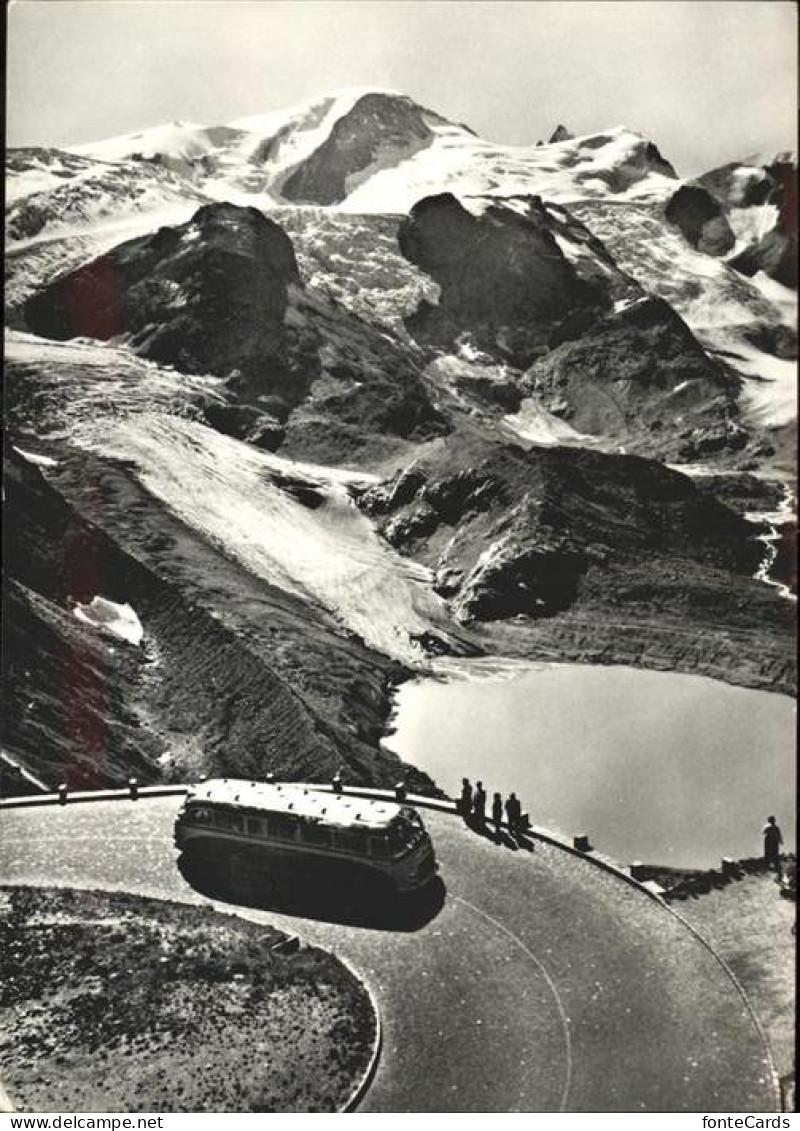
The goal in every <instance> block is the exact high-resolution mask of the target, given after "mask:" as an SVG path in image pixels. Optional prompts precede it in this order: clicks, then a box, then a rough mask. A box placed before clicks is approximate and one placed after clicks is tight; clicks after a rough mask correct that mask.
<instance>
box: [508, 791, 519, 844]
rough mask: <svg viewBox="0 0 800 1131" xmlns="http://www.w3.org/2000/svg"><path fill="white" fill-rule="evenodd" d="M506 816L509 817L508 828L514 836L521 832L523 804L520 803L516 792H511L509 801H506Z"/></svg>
mask: <svg viewBox="0 0 800 1131" xmlns="http://www.w3.org/2000/svg"><path fill="white" fill-rule="evenodd" d="M506 816H507V818H508V828H509V831H510V833H511V835H512V836H515V835H516V834H517V833H518V832H519V826H520V821H521V818H522V806H521V805H520V803H519V799H518V798H517V795H516V793H509V795H508V801H506Z"/></svg>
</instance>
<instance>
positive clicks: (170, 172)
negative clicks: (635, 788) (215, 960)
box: [3, 90, 796, 787]
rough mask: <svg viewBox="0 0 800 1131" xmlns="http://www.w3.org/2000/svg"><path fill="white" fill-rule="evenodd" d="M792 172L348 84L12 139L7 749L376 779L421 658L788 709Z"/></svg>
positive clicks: (40, 768) (96, 774)
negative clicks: (736, 696) (514, 132)
mask: <svg viewBox="0 0 800 1131" xmlns="http://www.w3.org/2000/svg"><path fill="white" fill-rule="evenodd" d="M741 168H745V169H746V170H748V171H747V172H746V173H742V172H741ZM791 169H792V166H791V163H790V161H789V160H788V159H785V160H780V161H774V162H771V163H769V164H765V165H764V166H756V165H747V166H744V167H739V166H735V167H734V166H731V167H726V169H724V170H716V171H715V172H714V173H712V174H709V175H708V176H707V177H705V178H699V179H698V180H697V181H696V182H692V183H685V184H684V183H681V182H680V181H679V180H678V178H677V175H676V172H675V170H674V168H673V167H672V166H671V165H670V164H669V162H668V161H667V160H666V159H665V158H664V157H662V155H661V154H660V153H659V152H658V149H657V148H656V146H655V145H654V144H653V143H652V142H649V141H647V140H646V139H642V138H640V137H638V135H636V134H633V133H632V132H631V131H629V130H625V129H614V130H609V131H604V132H602V133H598V134H594V135H590V136H588V137H578V138H575V137H573V136H572V135H571V134H570V132H569V131H568V130H567V129H565V128H564V127H559V129H558V130H557V131H556V132H555V133H554V134H553V136H552V138H551V140H550V142H548V143H547V144H546V145H541V144H540V145H537V146H530V147H504V146H497V145H493V144H491V143H489V142H486V141H483V140H482V139H480V138H478V137H476V136H475V134H473V133H472V131H471V130H469V129H468V127H466V126H463V125H460V124H457V123H453V122H449V121H447V120H446V119H444V118H442V117H441V116H440V115H438V114H436V113H435V112H434V111H432V110H428V109H426V108H424V107H421V106H419V105H417V104H416V103H414V102H413V101H412V100H411V99H409V98H407V97H405V96H403V95H397V94H392V93H388V92H384V91H368V90H367V91H365V90H358V91H350V92H344V93H340V94H335V95H329V96H325V97H323V98H321V99H318V100H316V101H314V102H312V103H309V104H306V105H304V106H301V107H298V108H295V109H294V110H291V111H286V112H285V113H284V112H276V113H272V114H269V115H262V116H259V117H255V118H251V119H243V120H241V121H238V122H234V123H230V124H228V125H224V126H211V127H208V126H202V125H195V124H191V123H183V122H178V123H172V124H170V125H168V126H163V127H156V128H154V129H152V130H145V131H143V132H142V133H141V134H136V135H128V136H126V137H122V138H114V139H110V140H109V141H105V142H99V143H96V144H90V145H83V146H80V147H76V148H75V149H66V148H65V149H58V150H56V149H53V150H41V149H40V150H34V149H26V150H19V151H12V152H11V153H10V154H9V166H8V174H9V187H10V191H9V196H8V200H9V203H8V211H7V234H8V252H9V254H8V257H7V291H6V293H7V324H8V326H9V327H10V329H9V330H8V331H7V339H6V354H7V395H6V406H7V415H6V421H7V439H8V446H7V455H6V459H7V478H6V494H5V499H4V510H5V513H6V518H7V528H8V529H9V530H10V531H11V534H10V536H7V547H8V550H7V556H6V566H7V577H8V582H7V587H6V598H5V622H6V633H7V640H8V643H9V646H8V647H7V648H6V650H5V653H4V659H5V669H4V679H5V687H6V695H7V698H8V701H9V703H10V704H11V707H12V709H11V710H10V711H9V712H8V713H7V720H8V721H7V724H6V730H5V734H4V738H3V753H4V754H5V756H6V757H9V758H12V759H13V760H15V761H16V762H18V763H19V764H20V765H21V766H22V767H23V768H24V769H26V770H28V771H30V772H33V773H35V774H38V775H39V777H40V778H41V779H43V780H44V781H45V783H46V784H49V785H54V784H56V782H57V781H58V780H61V779H62V778H63V777H64V776H66V777H68V778H69V779H70V781H72V782H73V784H81V785H87V784H94V785H99V784H103V783H105V782H119V781H123V780H124V779H125V778H126V777H127V776H128V774H129V773H132V772H133V773H135V774H136V775H137V776H139V777H140V778H142V779H146V778H153V779H155V778H158V777H159V776H162V775H164V774H167V775H173V776H176V777H180V776H187V775H192V774H195V773H197V772H200V771H201V770H211V771H213V772H226V771H231V772H233V771H235V772H237V773H241V774H244V775H249V774H252V775H254V776H263V774H264V773H265V772H266V771H267V770H268V769H273V770H276V771H277V772H279V773H281V774H284V775H286V776H297V777H299V776H304V777H312V778H313V777H319V776H323V777H324V776H327V775H329V774H330V773H331V772H332V771H333V770H334V769H336V768H337V767H338V766H339V765H340V764H344V765H345V766H346V767H347V768H348V772H349V773H350V774H351V775H352V777H353V778H357V779H359V780H362V781H371V782H380V783H382V784H387V783H391V782H392V781H394V780H396V778H397V777H398V775H399V773H400V771H401V767H400V766H399V764H398V762H397V759H396V758H395V757H394V755H391V754H390V753H389V752H388V751H386V750H385V749H384V748H382V747H381V746H380V745H379V739H380V736H381V734H382V731H383V727H384V725H385V720H386V717H387V714H388V710H389V695H390V691H391V687H392V685H393V683H394V682H395V681H397V680H398V679H402V678H404V677H405V676H406V675H407V674H408V673H409V672H410V671H415V670H416V671H420V670H433V669H435V668H436V665H437V664H438V663H439V662H440V661H439V659H438V658H439V657H440V656H442V655H443V654H445V653H449V654H453V655H456V656H458V655H476V654H485V655H490V656H527V657H544V658H549V659H553V658H560V659H577V660H587V661H588V660H592V661H597V660H599V661H601V662H624V663H640V664H643V665H645V666H654V667H661V668H664V667H667V668H669V667H673V668H676V669H679V670H684V671H697V672H702V673H706V674H710V675H713V676H715V677H717V678H722V679H728V680H730V681H732V682H738V683H743V684H746V685H749V686H757V687H765V688H770V689H773V690H789V689H791V688H792V687H793V685H794V672H793V647H792V645H793V620H794V616H793V614H794V606H793V604H792V602H791V600H790V598H789V597H788V596H787V593H788V592H789V589H790V588H791V586H792V583H793V566H792V564H791V554H790V553H789V547H790V546H791V544H792V537H791V531H792V529H793V527H792V522H793V510H794V507H793V502H792V499H791V495H790V484H791V482H792V468H793V454H792V451H791V449H790V446H787V442H788V438H789V437H790V436H791V433H792V431H793V421H794V420H796V401H795V394H794V388H793V385H791V386H790V374H791V373H792V370H793V365H794V362H793V358H794V356H795V353H796V332H795V304H794V292H793V291H792V289H791V286H792V285H793V284H796V279H795V280H793V279H792V277H791V275H790V274H787V271H786V262H787V261H788V260H787V257H788V251H787V249H788V248H789V247H790V245H791V241H792V239H793V238H795V237H794V235H793V233H792V231H791V230H790V227H789V215H790V200H791V183H792V182H791V177H790V175H789V172H790V171H791ZM643 457H644V458H643ZM668 464H669V465H674V466H668ZM682 472H683V473H682ZM779 535H783V539H782V541H781V542H780V544H779V543H778V539H779ZM776 571H777V573H776ZM778 582H780V586H782V587H779V585H778ZM98 601H100V602H104V604H102V605H98V604H97V602H98ZM99 607H102V608H104V609H106V610H109V609H110V610H111V613H110V614H109V617H110V619H109V620H108V621H107V622H101V621H98V619H97V618H96V617H93V616H92V615H91V611H92V609H96V608H99ZM114 610H117V611H119V610H128V611H126V612H125V616H127V617H133V618H134V621H135V623H136V624H138V625H139V626H140V629H141V640H139V637H138V635H137V636H136V637H135V639H130V638H127V639H123V638H122V636H121V635H120V633H119V631H117V632H116V634H115V629H114V625H115V617H116V615H117V614H116V613H115V612H114ZM121 616H122V614H121V613H120V617H121ZM418 784H419V786H420V787H426V785H429V783H426V782H425V781H423V780H422V779H420V780H419V782H418Z"/></svg>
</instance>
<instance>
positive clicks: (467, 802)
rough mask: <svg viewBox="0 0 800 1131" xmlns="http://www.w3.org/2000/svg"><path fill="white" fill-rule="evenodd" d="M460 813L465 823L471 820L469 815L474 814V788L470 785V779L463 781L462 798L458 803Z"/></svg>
mask: <svg viewBox="0 0 800 1131" xmlns="http://www.w3.org/2000/svg"><path fill="white" fill-rule="evenodd" d="M458 811H459V813H460V814H461V816H462V817H463V818H464V820H465V821H468V820H469V815H470V813H471V812H472V786H471V785H470V783H469V778H462V779H461V797H460V799H459V802H458Z"/></svg>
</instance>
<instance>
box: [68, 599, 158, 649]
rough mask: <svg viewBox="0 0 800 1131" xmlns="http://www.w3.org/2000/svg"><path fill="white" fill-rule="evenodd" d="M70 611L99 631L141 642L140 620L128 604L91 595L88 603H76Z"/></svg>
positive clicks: (132, 642)
mask: <svg viewBox="0 0 800 1131" xmlns="http://www.w3.org/2000/svg"><path fill="white" fill-rule="evenodd" d="M72 611H73V613H74V615H75V616H76V617H77V618H78V620H80V621H83V623H84V624H90V625H91V626H92V627H93V628H97V629H99V630H100V631H101V632H105V633H110V634H111V635H112V636H116V637H117V638H118V639H120V640H127V641H128V643H129V644H136V645H137V646H138V645H139V644H141V642H142V637H143V636H144V629H143V628H142V622H141V621H140V620H139V618H138V617H137V615H136V613H135V612H134V611H133V609H132V608H131V606H130V605H127V604H126V605H120V604H117V602H116V601H109V600H107V598H105V597H93V598H92V599H91V601H89V603H88V604H80V603H78V604H77V605H76V606H75V608H74V609H73V610H72Z"/></svg>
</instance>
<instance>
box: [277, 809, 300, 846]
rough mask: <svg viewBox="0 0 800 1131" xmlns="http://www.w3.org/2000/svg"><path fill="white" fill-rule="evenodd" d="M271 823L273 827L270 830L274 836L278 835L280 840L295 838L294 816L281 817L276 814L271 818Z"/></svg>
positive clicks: (295, 824) (295, 825)
mask: <svg viewBox="0 0 800 1131" xmlns="http://www.w3.org/2000/svg"><path fill="white" fill-rule="evenodd" d="M273 824H274V828H273V830H272V831H273V832H274V834H275V836H278V837H280V838H281V840H294V839H295V829H296V828H297V821H296V820H295V819H294V817H283V816H280V815H276V816H275V817H274V819H273Z"/></svg>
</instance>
